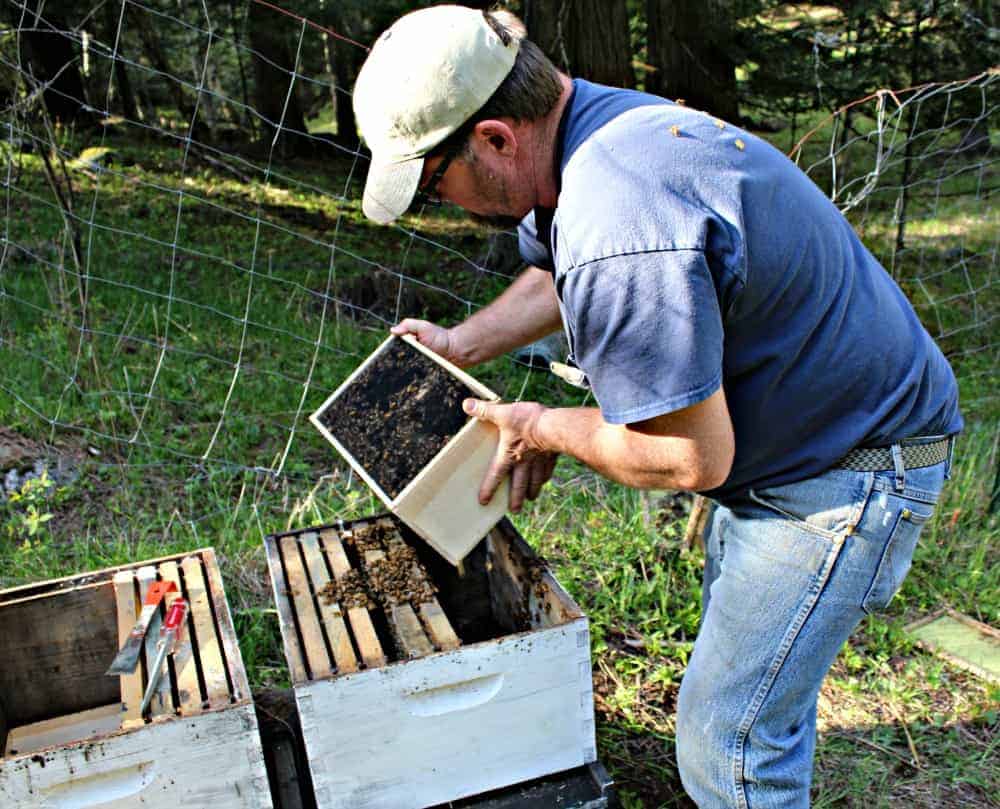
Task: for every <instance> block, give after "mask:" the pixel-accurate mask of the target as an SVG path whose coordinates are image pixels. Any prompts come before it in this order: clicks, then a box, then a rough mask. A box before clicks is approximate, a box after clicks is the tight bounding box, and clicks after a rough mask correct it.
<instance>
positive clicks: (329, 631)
mask: <svg viewBox="0 0 1000 809" xmlns="http://www.w3.org/2000/svg"><path fill="white" fill-rule="evenodd" d="M299 545H300V547H301V548H302V553H303V556H305V559H306V569H307V571H308V573H309V580H310V583H311V584H312V591H313V592H314V593H316V594H317V597H316V601H317V603H318V605H319V613H320V618H321V619H322V622H323V627H324V628H325V629H326V637H327V639H328V640H329V642H330V649H331V650H332V651H333V660H334V663H336V665H337V673H338V674H345V673H347V672H350V671H357V670H358V659H357V657H355V655H354V647H353V646H352V645H351V636H350V634H348V632H347V625H346V624H345V623H344V617H343V615H342V614H341V609H340V604H338V603H332V604H331V603H327V602H326V601H324V599H323V598H322V597H320V596H319V593H320V591H321V590H322V589H323V588H324V587H326V585H327V584H329V583H330V574H329V572H327V569H326V561H325V560H324V558H323V553H322V551H321V549H320V547H319V538H318V537H317V536H316V534H303V535H302V536H301V537H299Z"/></svg>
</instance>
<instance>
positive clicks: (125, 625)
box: [113, 570, 142, 722]
mask: <svg viewBox="0 0 1000 809" xmlns="http://www.w3.org/2000/svg"><path fill="white" fill-rule="evenodd" d="M113 582H114V588H115V607H116V613H117V615H118V644H119V646H121V645H123V644H124V643H125V642H126V641H127V640H128V636H129V633H131V631H132V627H133V626H135V621H136V618H137V617H138V615H137V604H136V598H135V576H134V574H133V572H132V571H131V570H122V571H119V572H118V573H115V575H114V579H113ZM118 682H119V684H120V688H121V701H120V702H119V711H120V713H121V716H120V717H119V721H121V722H138V721H139V720H141V719H142V717H141V716H140V715H139V707H140V705H141V704H142V668H141V667H140V666H136V669H135V671H133V672H132V673H131V674H123V675H121V676H120V677H119V678H118Z"/></svg>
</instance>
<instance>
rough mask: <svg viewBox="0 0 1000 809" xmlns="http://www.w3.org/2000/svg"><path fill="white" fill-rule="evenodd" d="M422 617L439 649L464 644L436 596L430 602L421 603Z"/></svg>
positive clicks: (452, 647) (454, 647)
mask: <svg viewBox="0 0 1000 809" xmlns="http://www.w3.org/2000/svg"><path fill="white" fill-rule="evenodd" d="M420 617H421V618H422V619H423V621H424V626H426V627H427V634H428V635H429V636H430V639H431V641H433V643H434V645H435V646H436V647H437V648H438V649H441V650H442V651H446V650H448V649H457V648H458V647H459V646H461V645H462V641H460V640H459V638H458V635H456V634H455V630H454V629H452V626H451V621H449V620H448V616H447V615H445V614H444V610H443V609H441V605H440V604H439V603H438V600H437V599H436V598H435V599H433V600H432V601H430V602H429V603H426V604H421V605H420Z"/></svg>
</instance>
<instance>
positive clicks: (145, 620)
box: [104, 581, 177, 676]
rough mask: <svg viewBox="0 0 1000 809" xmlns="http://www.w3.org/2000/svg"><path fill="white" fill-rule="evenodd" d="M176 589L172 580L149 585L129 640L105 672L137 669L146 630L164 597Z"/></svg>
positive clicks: (128, 672)
mask: <svg viewBox="0 0 1000 809" xmlns="http://www.w3.org/2000/svg"><path fill="white" fill-rule="evenodd" d="M175 590H177V585H176V584H175V583H174V582H172V581H154V582H153V583H152V584H151V585H149V590H148V591H147V592H146V598H145V599H144V600H143V602H142V610H140V612H139V619H138V620H137V621H136V622H135V626H133V627H132V631H131V632H129V633H128V640H127V641H125V644H124V645H123V646H122V648H121V650H120V651H119V652H118V654H117V655H115V659H114V660H112V661H111V665H110V666H109V667H108V670H107V671H106V672H104V673H105V674H110V675H112V676H115V675H118V674H131V673H132V672H133V671H135V667H136V666H138V665H139V652H140V650H141V649H142V642H143V640H144V639H145V637H146V630H147V629H149V624H150V622H151V621H152V620H153V616H154V615H156V610H157V609H158V608H159V606H160V602H161V601H162V600H163V597H164V596H165V595H166V594H167V593H172V592H174V591H175Z"/></svg>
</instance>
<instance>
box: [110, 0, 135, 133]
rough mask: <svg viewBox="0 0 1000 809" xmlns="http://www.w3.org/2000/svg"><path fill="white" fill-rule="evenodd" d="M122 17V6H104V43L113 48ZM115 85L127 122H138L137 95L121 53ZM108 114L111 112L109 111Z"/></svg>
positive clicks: (116, 57)
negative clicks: (133, 90)
mask: <svg viewBox="0 0 1000 809" xmlns="http://www.w3.org/2000/svg"><path fill="white" fill-rule="evenodd" d="M120 16H121V4H120V3H113V2H111V0H108V2H107V3H105V6H104V42H105V44H106V45H107V46H108V47H109V48H111V47H113V46H114V43H115V39H116V35H117V33H118V21H119V19H120ZM114 71H115V83H114V87H115V90H116V91H117V93H118V98H119V99H120V101H121V112H122V115H124V116H125V119H126V120H127V121H138V120H139V110H138V108H137V107H136V104H135V94H134V93H133V92H132V82H131V81H129V78H128V71H127V70H126V68H125V61H124V60H123V59H122V54H121V52H120V51H119V52H118V54H117V55H116V56H115V64H114ZM108 112H111V110H110V109H109V110H108Z"/></svg>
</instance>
